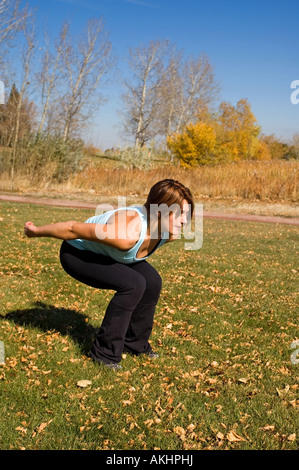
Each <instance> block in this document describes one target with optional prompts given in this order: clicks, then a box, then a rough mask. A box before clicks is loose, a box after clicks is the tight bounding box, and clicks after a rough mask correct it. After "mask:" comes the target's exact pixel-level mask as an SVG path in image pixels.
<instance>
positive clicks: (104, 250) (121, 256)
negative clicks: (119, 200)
mask: <svg viewBox="0 0 299 470" xmlns="http://www.w3.org/2000/svg"><path fill="white" fill-rule="evenodd" d="M119 210H135V211H136V212H137V213H138V214H139V216H140V218H141V232H140V237H139V240H138V242H137V243H136V244H135V245H134V246H133V248H131V249H130V250H128V251H121V250H118V249H117V248H115V247H113V246H108V245H104V244H103V243H101V242H100V240H99V241H98V242H93V241H89V240H82V239H79V238H78V239H76V240H67V242H68V243H69V244H70V245H72V246H74V247H75V248H78V249H79V250H89V251H93V252H94V253H99V254H101V255H105V256H109V257H110V258H112V259H114V260H115V261H118V262H119V263H124V264H130V263H136V262H137V261H143V260H145V259H146V258H148V257H149V256H151V255H152V254H153V253H154V252H155V251H156V250H157V249H158V248H160V247H161V246H162V245H164V243H165V242H166V240H167V238H168V236H169V234H168V232H163V234H162V235H161V240H160V241H159V243H158V244H157V246H156V248H155V249H154V250H153V251H152V252H151V253H150V254H149V255H147V256H145V257H144V258H136V255H137V253H138V250H139V248H140V247H141V245H142V243H143V242H144V238H145V235H146V231H147V215H146V209H145V207H144V206H141V207H121V208H119V209H114V210H110V211H107V212H105V213H104V214H101V215H96V216H94V217H90V218H89V219H88V220H86V222H85V223H86V224H106V223H107V221H108V220H109V218H110V217H111V216H112V215H113V214H114V213H115V212H117V211H119Z"/></svg>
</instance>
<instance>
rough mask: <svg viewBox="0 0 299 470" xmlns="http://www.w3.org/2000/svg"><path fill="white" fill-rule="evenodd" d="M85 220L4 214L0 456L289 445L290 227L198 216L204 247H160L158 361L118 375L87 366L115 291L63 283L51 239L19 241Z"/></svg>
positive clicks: (293, 325)
mask: <svg viewBox="0 0 299 470" xmlns="http://www.w3.org/2000/svg"><path fill="white" fill-rule="evenodd" d="M91 215H93V214H91V213H90V211H86V210H74V209H65V208H51V207H42V206H41V207H39V206H31V205H25V204H24V205H23V204H19V205H15V204H10V203H1V204H0V233H1V236H0V247H1V262H0V285H1V289H0V340H1V341H3V343H4V345H5V353H6V363H5V365H2V366H0V409H1V413H0V449H2V450H3V449H50V450H51V449H53V450H54V449H66V450H67V449H87V450H90V449H106V450H113V449H115V450H121V449H126V450H129V449H134V450H137V449H151V450H152V449H162V450H181V449H187V450H198V449H220V450H222V449H268V450H270V449H293V450H295V449H297V448H298V428H299V426H298V425H299V423H298V381H297V377H298V370H299V369H298V368H299V364H294V363H292V361H291V354H292V350H291V349H290V346H291V343H292V342H293V341H294V340H296V339H298V323H297V322H298V268H299V267H298V251H299V248H298V228H296V227H291V226H287V225H270V224H257V223H246V222H236V221H235V222H233V221H220V220H205V221H204V242H203V247H202V249H201V250H199V251H185V250H184V241H183V240H179V241H177V242H175V243H172V244H169V245H166V246H164V247H163V248H161V250H158V251H157V252H156V253H155V255H154V256H153V257H152V258H150V262H151V264H152V265H153V266H154V267H155V268H156V269H157V270H158V271H159V272H160V274H161V276H162V279H163V288H162V293H161V297H160V300H159V303H158V306H157V310H156V317H155V323H154V329H153V333H152V336H151V344H152V346H153V349H155V350H156V351H157V352H158V353H159V355H160V357H159V359H156V360H150V359H148V358H145V357H138V358H134V357H131V356H129V355H127V356H126V357H124V358H123V360H122V366H123V369H122V371H113V370H109V369H103V368H100V367H99V366H98V365H97V364H95V363H93V362H92V361H91V360H90V359H89V357H88V351H89V348H90V345H91V342H92V340H93V336H94V334H95V331H96V329H97V328H98V327H99V326H100V324H101V320H102V318H103V315H104V312H105V309H106V306H107V304H108V302H109V300H110V299H111V298H112V296H113V291H104V290H101V291H97V290H96V289H92V288H89V287H87V286H84V285H81V284H79V283H78V282H76V281H75V280H73V279H72V278H70V277H68V276H67V275H66V274H65V273H64V271H63V270H62V268H61V267H60V264H59V258H58V254H59V247H60V242H59V241H58V240H51V239H31V240H29V239H26V238H25V237H24V236H23V225H24V222H25V221H27V220H32V221H34V222H35V223H36V224H44V223H50V222H56V221H60V220H74V219H75V220H78V221H79V220H81V221H84V220H86V219H87V218H88V217H90V216H91ZM80 380H89V381H91V384H90V385H88V386H87V387H85V388H81V387H79V386H78V384H77V383H78V381H80Z"/></svg>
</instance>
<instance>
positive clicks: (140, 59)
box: [123, 41, 169, 147]
mask: <svg viewBox="0 0 299 470" xmlns="http://www.w3.org/2000/svg"><path fill="white" fill-rule="evenodd" d="M168 47H169V44H168V41H151V42H150V43H149V44H148V45H145V46H143V45H141V46H140V47H137V48H135V49H130V51H129V54H130V57H129V66H130V68H131V70H132V71H133V78H132V81H131V82H128V81H126V82H125V87H126V92H125V94H124V95H123V99H124V103H125V108H126V111H127V118H126V122H125V129H126V131H127V132H129V133H130V134H131V135H133V136H134V139H135V146H136V147H138V146H141V147H142V146H144V145H145V144H146V142H148V141H149V140H150V139H151V138H153V137H154V136H155V135H156V134H157V133H159V130H158V128H157V116H158V113H159V109H158V102H159V96H160V95H159V89H160V86H161V76H162V70H163V67H164V65H163V60H164V58H165V54H166V51H167V49H168Z"/></svg>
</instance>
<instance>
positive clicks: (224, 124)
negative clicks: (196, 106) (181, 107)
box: [167, 99, 271, 167]
mask: <svg viewBox="0 0 299 470" xmlns="http://www.w3.org/2000/svg"><path fill="white" fill-rule="evenodd" d="M198 119H199V121H198V122H196V123H195V124H192V123H191V124H188V125H187V126H186V127H185V129H184V131H183V132H182V133H180V134H174V135H171V136H170V137H168V139H167V144H168V148H169V149H170V151H171V152H172V153H173V154H174V155H175V156H176V157H177V158H178V159H179V160H180V162H181V165H182V166H185V167H186V166H187V167H191V166H196V165H202V164H209V163H218V162H222V161H239V160H253V159H255V160H270V158H271V155H270V152H269V149H268V147H267V145H266V144H265V142H262V141H260V140H259V139H258V135H259V133H260V127H259V126H258V125H257V121H256V118H255V116H254V114H253V113H252V111H251V107H250V104H249V103H248V101H247V100H245V99H242V100H240V101H238V103H237V105H236V106H232V105H231V104H230V103H227V102H222V103H221V104H220V106H219V109H218V113H216V114H214V115H212V114H210V113H208V112H205V113H203V114H202V113H201V115H199V116H198Z"/></svg>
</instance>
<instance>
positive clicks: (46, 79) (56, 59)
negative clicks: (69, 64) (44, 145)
mask: <svg viewBox="0 0 299 470" xmlns="http://www.w3.org/2000/svg"><path fill="white" fill-rule="evenodd" d="M68 29H69V26H68V24H67V23H65V24H64V25H63V27H62V29H61V32H60V35H59V39H58V41H57V43H56V48H55V51H56V53H55V56H53V54H52V53H51V50H50V44H49V41H47V40H46V50H45V52H44V56H43V59H42V69H41V71H40V72H39V73H38V74H37V77H36V78H37V82H38V86H39V88H40V89H41V106H42V111H41V119H40V123H39V127H38V131H37V133H38V134H40V133H41V132H42V131H43V128H44V125H45V122H46V118H47V117H49V115H51V104H53V102H54V99H53V94H54V92H55V90H56V89H57V88H58V80H59V63H60V60H61V55H62V51H63V49H64V47H65V41H66V37H67V34H68Z"/></svg>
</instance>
